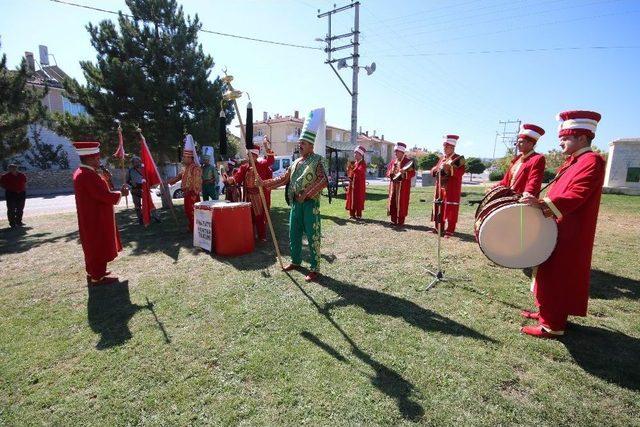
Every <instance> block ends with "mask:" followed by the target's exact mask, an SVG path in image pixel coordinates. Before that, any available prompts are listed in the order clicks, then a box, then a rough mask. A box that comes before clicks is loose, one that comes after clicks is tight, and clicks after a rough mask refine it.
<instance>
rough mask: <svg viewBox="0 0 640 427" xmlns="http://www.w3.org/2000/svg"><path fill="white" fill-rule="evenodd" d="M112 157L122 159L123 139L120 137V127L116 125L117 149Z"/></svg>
mask: <svg viewBox="0 0 640 427" xmlns="http://www.w3.org/2000/svg"><path fill="white" fill-rule="evenodd" d="M113 157H115V158H117V159H121V160H122V159H124V140H123V139H122V128H121V127H120V126H118V149H117V150H116V152H115V154H114V155H113Z"/></svg>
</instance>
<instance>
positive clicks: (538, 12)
mask: <svg viewBox="0 0 640 427" xmlns="http://www.w3.org/2000/svg"><path fill="white" fill-rule="evenodd" d="M619 1H621V0H597V1H593V2H591V3H582V4H581V5H580V8H581V9H584V8H586V7H588V6H599V5H602V4H605V3H613V2H619ZM546 3H553V4H554V5H555V3H557V1H556V0H547V1H539V2H538V3H536V7H537V8H538V9H536V10H535V12H534V11H529V12H526V13H519V14H516V15H506V16H498V17H497V18H496V17H494V18H491V19H485V20H483V21H479V20H477V18H479V17H481V16H486V15H495V12H493V11H492V12H488V13H482V14H477V15H470V16H463V17H457V18H455V19H452V20H449V21H441V22H436V23H435V24H430V26H434V25H435V26H441V25H449V24H453V23H455V24H458V25H461V24H464V22H465V21H469V20H471V21H472V22H469V23H467V24H464V25H463V26H464V28H465V29H468V28H469V27H474V26H478V25H482V24H489V23H494V22H496V23H501V22H513V21H514V20H515V19H516V18H522V17H530V16H531V15H532V14H534V13H535V15H536V16H539V15H542V14H549V13H553V12H559V11H562V10H567V9H575V6H563V7H553V8H550V9H549V8H547V9H539V7H540V6H541V5H543V4H546ZM527 7H528V5H525V6H518V7H515V8H510V9H504V8H503V9H501V10H500V12H514V11H517V10H522V9H526V8H527ZM421 27H423V25H418V26H413V27H404V28H403V30H405V31H406V32H405V31H403V34H405V35H407V36H422V35H425V34H433V33H439V32H442V29H441V28H431V29H429V30H423V31H418V32H409V31H411V30H419V29H420V28H421ZM376 36H377V37H381V36H383V35H381V34H378V35H374V37H376Z"/></svg>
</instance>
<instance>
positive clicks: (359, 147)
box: [353, 145, 367, 156]
mask: <svg viewBox="0 0 640 427" xmlns="http://www.w3.org/2000/svg"><path fill="white" fill-rule="evenodd" d="M353 152H354V153H360V154H361V155H362V156H364V153H366V152H367V149H366V148H364V145H358V146H357V147H356V149H355V150H353Z"/></svg>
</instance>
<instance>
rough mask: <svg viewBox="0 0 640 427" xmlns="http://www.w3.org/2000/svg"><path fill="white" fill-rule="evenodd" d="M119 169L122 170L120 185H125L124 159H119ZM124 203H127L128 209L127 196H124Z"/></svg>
mask: <svg viewBox="0 0 640 427" xmlns="http://www.w3.org/2000/svg"><path fill="white" fill-rule="evenodd" d="M120 167H121V168H122V183H123V184H126V180H127V173H126V172H125V171H124V157H123V158H122V159H120ZM132 197H133V196H132ZM124 201H125V202H126V203H127V209H129V196H124Z"/></svg>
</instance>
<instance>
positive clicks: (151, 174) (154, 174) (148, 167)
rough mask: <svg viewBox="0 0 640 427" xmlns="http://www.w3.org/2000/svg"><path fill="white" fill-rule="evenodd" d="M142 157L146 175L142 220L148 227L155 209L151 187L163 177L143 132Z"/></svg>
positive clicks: (141, 140) (141, 138)
mask: <svg viewBox="0 0 640 427" xmlns="http://www.w3.org/2000/svg"><path fill="white" fill-rule="evenodd" d="M140 159H141V160H142V175H143V177H144V182H143V183H142V222H143V224H144V226H145V227H146V226H148V225H149V224H150V223H151V211H152V210H153V209H155V206H154V205H153V201H152V200H151V187H153V186H154V185H158V184H160V183H162V179H161V178H160V173H159V172H158V168H157V167H156V162H155V161H154V160H153V157H151V152H150V151H149V147H148V146H147V141H146V139H145V138H144V136H143V135H142V134H140Z"/></svg>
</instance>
